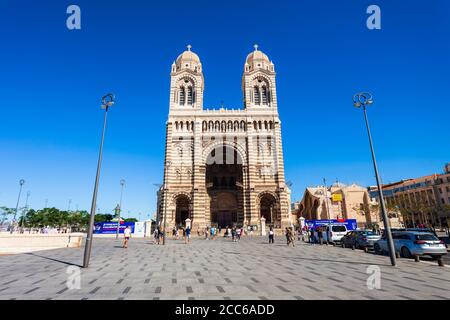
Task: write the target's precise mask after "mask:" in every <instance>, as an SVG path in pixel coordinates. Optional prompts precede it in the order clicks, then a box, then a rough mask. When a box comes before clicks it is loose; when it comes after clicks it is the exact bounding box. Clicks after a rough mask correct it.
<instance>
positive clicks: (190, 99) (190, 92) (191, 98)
mask: <svg viewBox="0 0 450 320" xmlns="http://www.w3.org/2000/svg"><path fill="white" fill-rule="evenodd" d="M187 104H188V105H189V106H192V105H193V104H194V91H193V90H192V87H188V94H187Z"/></svg>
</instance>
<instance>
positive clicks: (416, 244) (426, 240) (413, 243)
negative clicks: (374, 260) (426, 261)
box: [374, 231, 447, 258]
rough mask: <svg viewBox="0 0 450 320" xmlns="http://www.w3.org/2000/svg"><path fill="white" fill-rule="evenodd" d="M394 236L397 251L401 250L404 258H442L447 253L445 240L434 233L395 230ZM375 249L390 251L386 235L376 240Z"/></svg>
mask: <svg viewBox="0 0 450 320" xmlns="http://www.w3.org/2000/svg"><path fill="white" fill-rule="evenodd" d="M392 238H393V241H394V248H395V251H396V252H399V253H400V254H401V255H402V257H404V258H412V257H414V256H431V257H432V258H440V257H442V256H443V255H446V254H447V247H446V246H445V244H444V242H442V241H441V240H439V239H438V238H437V237H436V236H435V235H434V234H432V233H424V232H417V231H405V232H393V233H392ZM374 250H375V252H376V253H383V252H387V251H388V246H387V241H386V237H385V236H383V238H381V239H380V240H378V241H377V242H375V244H374Z"/></svg>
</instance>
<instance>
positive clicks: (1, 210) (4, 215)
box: [0, 207, 16, 223]
mask: <svg viewBox="0 0 450 320" xmlns="http://www.w3.org/2000/svg"><path fill="white" fill-rule="evenodd" d="M14 211H16V210H15V209H13V208H7V207H0V216H1V220H0V221H1V223H3V222H5V221H6V220H8V216H13V215H14Z"/></svg>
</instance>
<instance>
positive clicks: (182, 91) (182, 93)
mask: <svg viewBox="0 0 450 320" xmlns="http://www.w3.org/2000/svg"><path fill="white" fill-rule="evenodd" d="M185 103H186V91H185V89H184V87H181V88H180V106H184V104H185Z"/></svg>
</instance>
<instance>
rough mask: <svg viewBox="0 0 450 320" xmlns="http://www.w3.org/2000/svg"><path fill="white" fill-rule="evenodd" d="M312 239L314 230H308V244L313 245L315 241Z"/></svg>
mask: <svg viewBox="0 0 450 320" xmlns="http://www.w3.org/2000/svg"><path fill="white" fill-rule="evenodd" d="M315 240H316V239H315V238H314V228H311V229H309V243H310V244H314V243H315V242H316V241H315Z"/></svg>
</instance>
